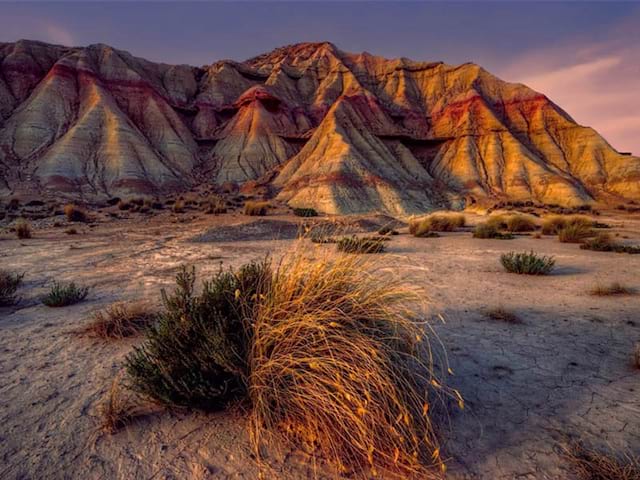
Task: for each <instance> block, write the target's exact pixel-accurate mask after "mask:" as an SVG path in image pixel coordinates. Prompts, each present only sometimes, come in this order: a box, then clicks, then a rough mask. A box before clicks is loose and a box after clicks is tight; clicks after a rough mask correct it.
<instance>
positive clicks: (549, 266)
mask: <svg viewBox="0 0 640 480" xmlns="http://www.w3.org/2000/svg"><path fill="white" fill-rule="evenodd" d="M500 262H501V263H502V266H503V267H504V269H505V270H506V271H507V272H509V273H518V274H526V275H547V274H548V273H551V270H553V267H554V266H555V263H556V261H555V259H554V258H553V257H547V256H539V255H537V254H536V253H534V252H522V253H516V252H509V253H505V254H503V255H502V256H501V257H500Z"/></svg>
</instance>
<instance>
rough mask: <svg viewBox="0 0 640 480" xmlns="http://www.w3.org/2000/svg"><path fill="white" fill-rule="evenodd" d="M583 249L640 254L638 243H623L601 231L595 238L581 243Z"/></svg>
mask: <svg viewBox="0 0 640 480" xmlns="http://www.w3.org/2000/svg"><path fill="white" fill-rule="evenodd" d="M580 248H581V249H583V250H593V251H595V252H616V253H629V254H640V246H636V245H623V244H620V243H617V242H614V240H613V239H612V238H611V235H609V234H608V233H605V232H601V233H599V234H597V235H596V236H595V238H591V239H588V240H586V241H584V242H583V243H582V245H580Z"/></svg>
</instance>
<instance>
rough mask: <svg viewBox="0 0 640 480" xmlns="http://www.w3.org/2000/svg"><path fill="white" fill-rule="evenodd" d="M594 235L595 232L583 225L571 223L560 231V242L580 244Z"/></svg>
mask: <svg viewBox="0 0 640 480" xmlns="http://www.w3.org/2000/svg"><path fill="white" fill-rule="evenodd" d="M592 235H593V230H591V228H590V227H587V226H585V225H583V224H581V223H569V224H567V225H565V226H564V227H562V228H561V229H560V230H558V240H560V242H562V243H580V242H582V241H583V240H584V239H585V238H588V237H590V236H592Z"/></svg>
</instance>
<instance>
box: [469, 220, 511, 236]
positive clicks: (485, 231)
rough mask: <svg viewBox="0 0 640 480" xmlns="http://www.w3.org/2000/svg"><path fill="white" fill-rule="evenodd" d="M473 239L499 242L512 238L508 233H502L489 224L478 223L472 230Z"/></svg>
mask: <svg viewBox="0 0 640 480" xmlns="http://www.w3.org/2000/svg"><path fill="white" fill-rule="evenodd" d="M473 237H474V238H497V239H499V240H511V239H513V238H514V236H513V235H512V234H510V233H502V232H500V231H499V230H498V228H497V227H496V226H495V225H494V224H491V223H489V222H486V223H479V224H478V225H476V228H475V229H474V230H473Z"/></svg>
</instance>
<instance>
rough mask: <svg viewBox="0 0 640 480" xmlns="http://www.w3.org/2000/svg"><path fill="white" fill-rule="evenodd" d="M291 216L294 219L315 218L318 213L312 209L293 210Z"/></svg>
mask: <svg viewBox="0 0 640 480" xmlns="http://www.w3.org/2000/svg"><path fill="white" fill-rule="evenodd" d="M293 214H294V215H295V216H296V217H317V216H318V212H316V210H315V209H314V208H294V209H293Z"/></svg>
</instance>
